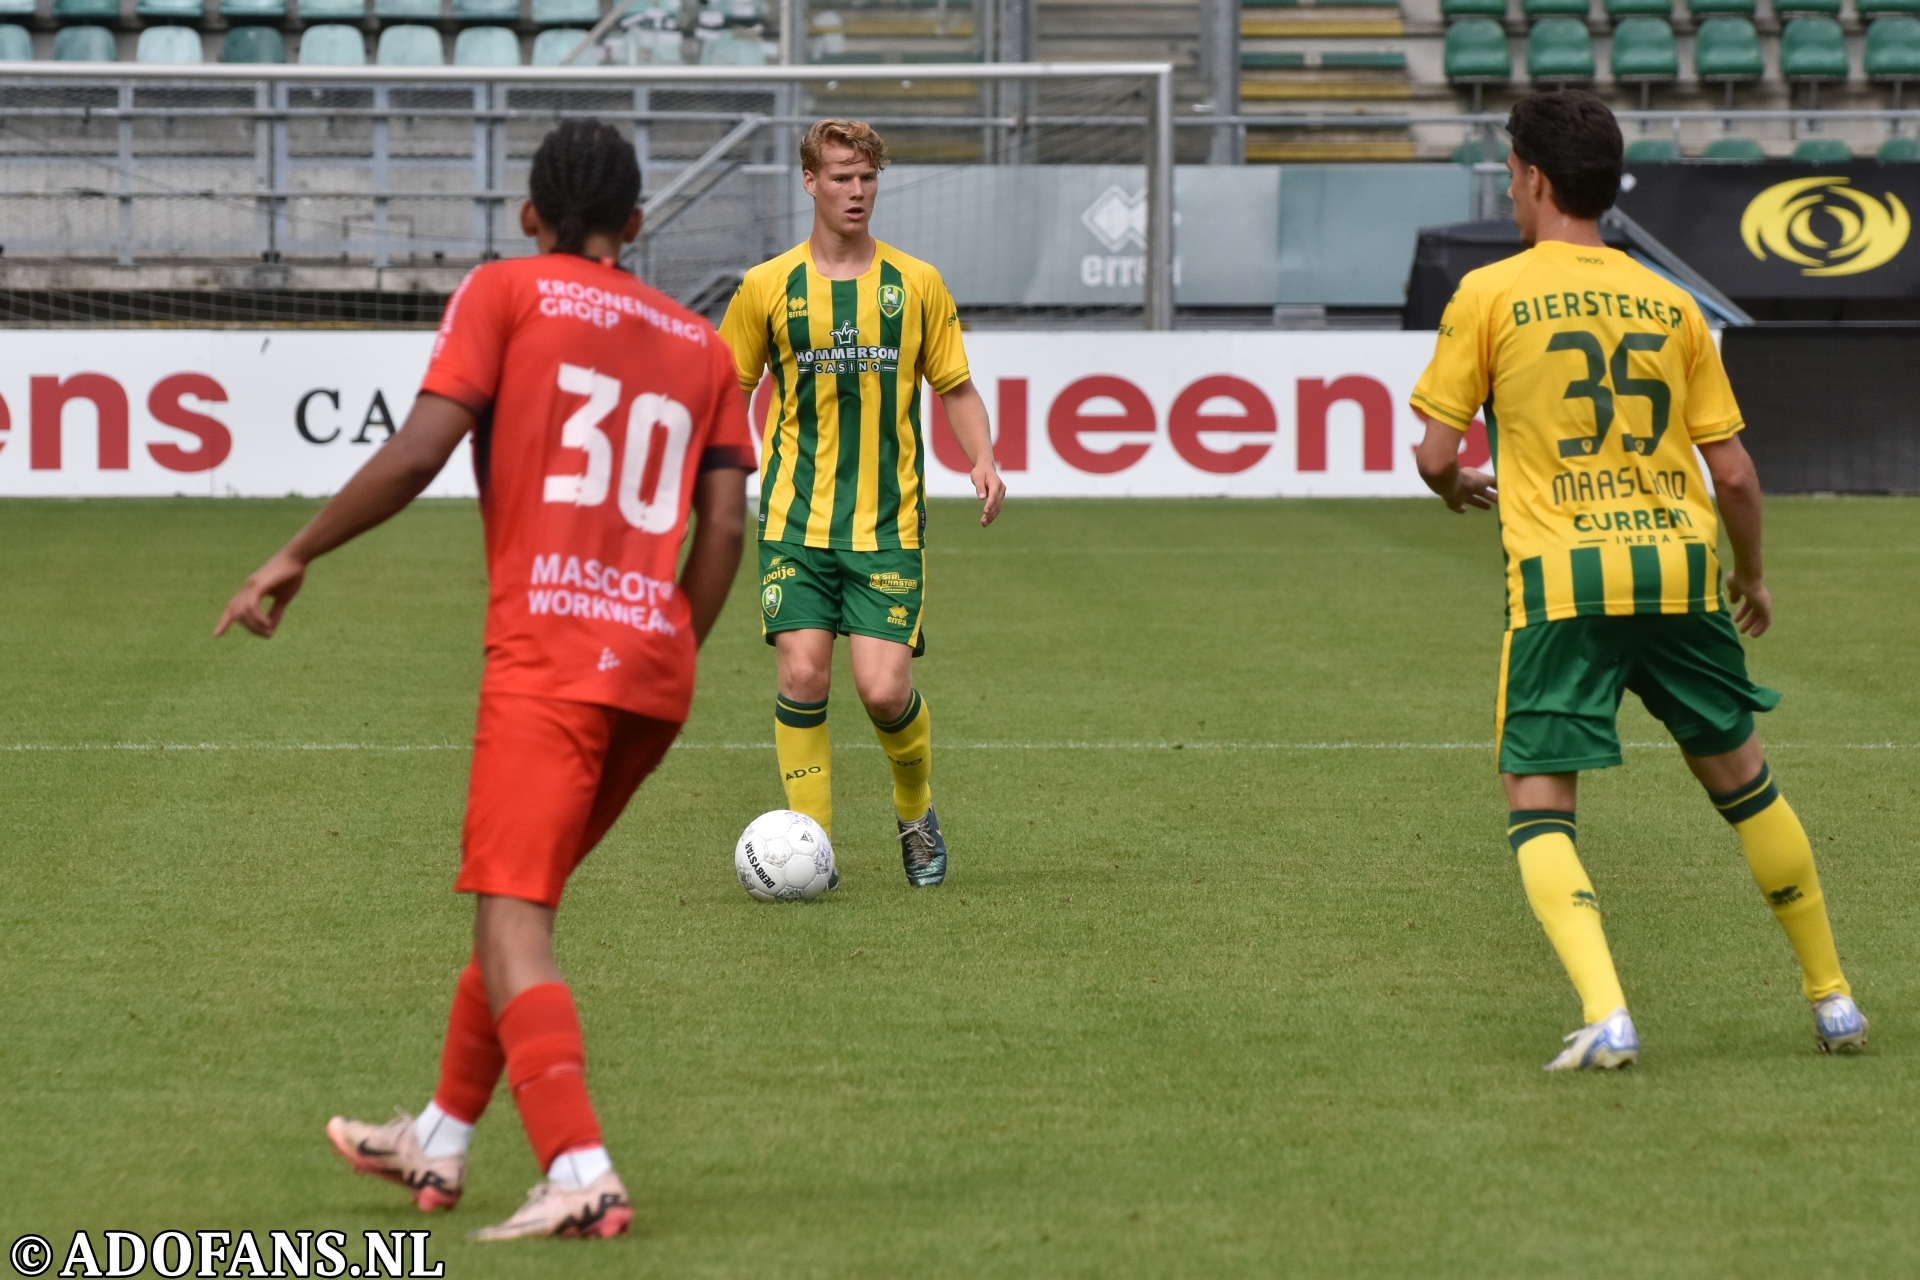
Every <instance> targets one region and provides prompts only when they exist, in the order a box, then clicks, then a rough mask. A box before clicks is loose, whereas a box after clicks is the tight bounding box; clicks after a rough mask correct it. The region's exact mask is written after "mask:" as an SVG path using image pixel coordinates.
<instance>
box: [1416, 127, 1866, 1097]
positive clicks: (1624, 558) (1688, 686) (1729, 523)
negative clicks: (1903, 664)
mask: <svg viewBox="0 0 1920 1280" xmlns="http://www.w3.org/2000/svg"><path fill="white" fill-rule="evenodd" d="M1507 129H1508V133H1509V134H1510V135H1511V137H1512V139H1513V149H1512V153H1511V155H1510V156H1509V158H1508V161H1507V165H1508V168H1509V170H1511V172H1512V186H1511V193H1512V196H1513V208H1514V219H1515V221H1516V222H1518V223H1519V226H1520V239H1521V241H1522V243H1523V244H1525V245H1526V246H1527V248H1526V250H1525V251H1524V252H1522V253H1520V254H1517V255H1515V256H1514V257H1511V258H1508V259H1506V260H1505V261H1502V262H1496V263H1494V264H1493V265H1491V266H1487V267H1482V268H1481V269H1480V270H1478V271H1474V272H1471V273H1469V274H1468V276H1467V277H1466V279H1464V280H1463V281H1461V283H1460V288H1459V290H1458V292H1456V293H1455V294H1454V296H1453V300H1452V301H1451V302H1449V303H1448V304H1447V309H1446V312H1445V314H1444V315H1443V316H1442V318H1441V322H1440V333H1439V337H1438V339H1437V341H1436V345H1435V351H1434V357H1433V362H1432V364H1430V365H1428V366H1427V370H1426V373H1425V374H1424V375H1422V377H1421V379H1420V382H1419V385H1418V386H1417V387H1416V388H1415V389H1414V393H1413V408H1414V410H1415V412H1416V413H1418V414H1419V415H1420V416H1421V417H1422V418H1423V419H1425V421H1426V425H1427V432H1426V438H1425V440H1424V441H1423V442H1422V444H1421V445H1420V447H1419V449H1418V456H1419V465H1420V473H1421V475H1422V476H1423V477H1424V478H1425V479H1426V482H1427V484H1428V485H1430V486H1431V487H1432V488H1433V490H1434V491H1435V492H1436V493H1438V494H1439V495H1440V496H1441V497H1442V498H1444V499H1445V500H1446V502H1447V505H1448V506H1449V507H1451V508H1453V509H1454V510H1455V511H1462V510H1465V509H1466V508H1468V507H1478V508H1482V509H1485V508H1489V507H1495V506H1496V504H1497V509H1498V511H1499V514H1500V534H1501V542H1502V544H1503V546H1504V548H1505V551H1506V560H1507V634H1506V640H1505V646H1504V648H1503V650H1502V653H1501V661H1500V691H1499V700H1498V710H1497V713H1496V714H1497V717H1498V721H1499V748H1498V750H1499V760H1500V777H1501V781H1502V782H1503V783H1504V784H1505V786H1506V792H1507V803H1508V805H1509V807H1510V810H1511V812H1510V813H1509V814H1508V829H1507V836H1508V839H1509V841H1510V842H1511V843H1512V845H1513V848H1514V850H1515V852H1516V853H1517V854H1518V856H1519V860H1520V875H1521V879H1522V881H1523V882H1524V883H1525V885H1526V891H1527V900H1528V901H1529V903H1531V904H1532V907H1533V911H1534V914H1535V916H1537V917H1538V918H1539V920H1540V923H1541V925H1542V926H1544V928H1545V929H1546V933H1547V937H1548V938H1549V939H1550V940H1551V941H1552V943H1553V946H1554V949H1555V950H1556V951H1557V952H1558V953H1559V955H1560V959H1561V961H1562V963H1564V964H1565V965H1566V968H1567V973H1568V975H1569V976H1570V977H1571V978H1572V979H1573V984H1574V987H1575V988H1576V989H1577V990H1578V992H1579V994H1580V1000H1581V1003H1582V1005H1583V1006H1584V1009H1585V1021H1586V1025H1585V1026H1584V1027H1582V1028H1581V1029H1580V1030H1579V1031H1576V1032H1574V1033H1573V1034H1572V1035H1570V1036H1568V1037H1567V1042H1568V1047H1567V1048H1566V1049H1565V1050H1564V1051H1563V1052H1562V1053H1561V1054H1560V1055H1559V1056H1558V1057H1556V1058H1554V1060H1553V1061H1552V1062H1550V1063H1548V1064H1547V1069H1548V1070H1549V1071H1563V1070H1585V1069H1589V1068H1596V1067H1619V1066H1625V1065H1627V1064H1628V1063H1631V1062H1633V1061H1635V1060H1636V1059H1637V1058H1638V1057H1639V1052H1640V1043H1639V1038H1638V1036H1637V1035H1636V1034H1635V1032H1634V1027H1633V1020H1632V1018H1631V1017H1629V1016H1628V1013H1627V1008H1626V1003H1627V1002H1626V997H1625V995H1623V994H1622V992H1621V989H1620V981H1619V978H1618V977H1617V976H1616V975H1615V973H1614V967H1613V959H1612V956H1611V955H1610V953H1609V952H1608V950H1607V940H1606V935H1605V933H1604V932H1603V930H1602V928H1601V924H1600V908H1599V902H1598V899H1597V898H1596V897H1595V896H1594V892H1593V885H1592V884H1591V882H1589V880H1588V879H1587V875H1586V872H1585V871H1584V870H1583V869H1582V868H1581V865H1580V859H1579V856H1578V854H1577V853H1576V852H1575V850H1574V831H1575V827H1574V797H1575V792H1576V784H1577V782H1578V781H1579V775H1580V771H1581V770H1583V769H1605V768H1608V767H1611V766H1613V765H1617V764H1619V763H1620V740H1619V737H1618V736H1617V732H1616V729H1615V714H1616V712H1617V710H1618V708H1619V704H1620V700H1621V697H1622V695H1623V693H1624V692H1625V691H1626V690H1629V689H1630V690H1632V691H1633V692H1634V693H1635V694H1637V695H1639V697H1640V700H1641V702H1642V703H1644V704H1645V705H1646V708H1647V710H1648V711H1650V712H1652V713H1653V714H1654V715H1655V716H1657V717H1658V718H1659V719H1660V720H1661V721H1662V722H1663V723H1665V725H1666V727H1667V730H1668V731H1669V732H1670V733H1672V735H1673V736H1674V739H1675V740H1676V741H1677V742H1678V743H1679V744H1680V749H1681V751H1682V753H1683V754H1684V757H1685V759H1686V762H1687V767H1688V768H1689V769H1691V770H1692V771H1693V774H1694V776H1695V777H1696V778H1698V779H1699V780H1700V782H1701V784H1702V785H1703V786H1705V787H1706V789H1707V793H1708V795H1709V796H1710V797H1711V799H1712V801H1713V803H1714V806H1715V807H1716V808H1718V809H1719V811H1720V814H1721V816H1722V817H1724V818H1726V820H1727V821H1728V822H1729V823H1731V824H1732V825H1733V828H1734V830H1735V831H1736V832H1737V833H1738V834H1739V837H1740V842H1741V844H1742V846H1743V847H1744V848H1745V850H1746V857H1747V865H1748V867H1749V869H1751V871H1752V872H1753V878H1754V880H1755V882H1756V883H1757V884H1758V885H1759V887H1760V891H1761V893H1763V894H1764V895H1765V896H1766V899H1767V902H1768V903H1769V905H1771V906H1772V908H1773V913H1774V915H1775V916H1776V917H1777V918H1778V919H1779V921H1780V923H1781V925H1782V926H1783V927H1784V928H1785V930H1786V933H1787V937H1788V940H1789V941H1790V942H1791V943H1792V945H1793V949H1794V952H1795V954H1796V955H1797V956H1798V957H1799V960H1800V971H1801V975H1802V984H1803V988H1804V991H1805V994H1806V997H1807V999H1808V1000H1809V1001H1811V1002H1812V1004H1813V1014H1814V1033H1815V1036H1816V1038H1817V1040H1818V1042H1819V1044H1820V1047H1821V1048H1823V1049H1828V1050H1832V1049H1839V1048H1855V1047H1859V1046H1862V1045H1864V1044H1865V1043H1866V1039H1867V1023H1866V1019H1865V1018H1864V1017H1862V1016H1861V1014H1860V1010H1859V1008H1858V1007H1857V1006H1856V1005H1855V1004H1854V1002H1853V999H1852V996H1851V993H1850V989H1849V988H1848V986H1847V980H1846V978H1845V976H1844V975H1843V974H1842V973H1841V971H1840V960H1839V957H1838V955H1837V954H1836V953H1835V950H1834V944H1833V933H1832V930H1831V928H1830V927H1829V925H1828V922H1827V912H1826V904H1825V902H1824V900H1823V899H1822V897H1821V894H1820V880H1819V877H1818V875H1817V874H1816V873H1815V870H1814V865H1813V850H1812V848H1811V846H1810V845H1809V844H1808V842H1807V836H1806V833H1805V832H1804V831H1803V830H1802V829H1801V826H1800V820H1799V819H1798V818H1796V817H1795V816H1794V813H1793V810H1792V809H1790V808H1789V807H1788V806H1787V802H1786V800H1785V799H1783V798H1782V797H1781V795H1780V790H1779V788H1778V786H1777V785H1776V784H1775V782H1774V780H1773V777H1772V774H1771V773H1770V772H1769V770H1768V768H1767V763H1766V760H1765V758H1764V757H1763V756H1762V754H1761V750H1760V740H1759V738H1758V736H1757V735H1756V734H1755V732H1754V723H1753V713H1754V712H1756V711H1767V710H1770V709H1771V708H1772V707H1773V706H1774V705H1775V704H1776V703H1777V702H1779V700H1780V695H1779V694H1777V693H1775V692H1774V691H1773V690H1771V689H1763V688H1760V687H1759V686H1757V685H1755V684H1754V683H1753V682H1752V681H1751V680H1750V679H1749V678H1748V676H1747V667H1746V656H1745V654H1744V652H1743V651H1742V649H1741V645H1740V639H1739V635H1738V634H1737V633H1736V627H1737V628H1738V630H1739V631H1744V632H1745V633H1746V634H1747V635H1750V636H1758V635H1760V634H1762V633H1763V632H1764V631H1766V629H1767V625H1768V623H1769V622H1770V621H1771V619H1772V615H1773V600H1772V598H1771V597H1770V596H1769V595H1768V593H1767V588H1766V586H1765V585H1764V583H1763V582H1762V579H1761V558H1760V487H1759V481H1758V479H1757V477H1756V476H1755V474H1754V469H1753V462H1752V460H1751V459H1750V458H1749V457H1748V456H1747V451H1746V449H1745V447H1744V446H1743V445H1741V443H1740V439H1739V434H1738V433H1739V431H1740V429H1741V426H1742V423H1741V419H1740V410H1739V406H1738V405H1736V404H1735V403H1734V398H1733V390H1732V388H1731V387H1730V386H1729V385H1728V383H1727V376H1726V372H1725V370H1724V369H1723V368H1722V366H1721V364H1720V355H1719V351H1718V349H1717V348H1716V347H1715V346H1714V344H1713V339H1712V335H1711V334H1710V333H1709V332H1708V330H1707V326H1706V323H1705V321H1704V320H1702V319H1701V316H1700V311H1699V308H1698V307H1697V306H1696V304H1695V303H1694V301H1693V299H1692V298H1691V297H1690V296H1689V295H1688V294H1687V293H1686V292H1685V291H1684V290H1682V289H1680V288H1677V287H1676V286H1674V285H1672V284H1670V283H1668V282H1667V281H1666V280H1665V279H1664V278H1662V277H1660V276H1658V275H1655V274H1654V273H1653V272H1652V271H1649V270H1647V269H1646V268H1645V267H1642V266H1640V265H1639V264H1638V263H1636V262H1634V261H1633V260H1632V259H1631V258H1629V257H1628V256H1627V255H1626V254H1625V253H1622V252H1621V251H1619V250H1617V249H1609V248H1607V247H1605V246H1604V245H1603V244H1602V243H1601V239H1600V233H1599V227H1598V225H1597V219H1598V218H1599V216H1600V215H1601V214H1602V213H1604V212H1605V211H1606V210H1607V209H1608V208H1610V207H1611V206H1612V205H1613V202H1614V197H1615V195H1616V193H1617V192H1618V190H1619V185H1620V171H1621V163H1622V152H1621V138H1620V129H1619V126H1618V124H1616V123H1615V121H1614V118H1613V113H1612V112H1611V111H1609V110H1608V109H1607V107H1606V105H1605V104H1604V103H1602V102H1601V101H1600V100H1599V99H1598V98H1595V97H1593V96H1592V95H1591V94H1586V93H1580V92H1577V91H1567V92H1561V93H1542V94H1536V95H1534V96H1532V97H1529V98H1525V99H1522V100H1521V101H1520V102H1519V103H1518V104H1517V105H1516V106H1515V107H1514V109H1513V112H1512V115H1511V116H1510V118H1509V120H1508V123H1507ZM1481 411H1484V413H1485V415H1486V426H1487V439H1488V441H1489V443H1491V444H1492V445H1493V450H1494V465H1495V467H1496V468H1497V469H1498V472H1499V485H1498V489H1497V490H1496V488H1495V482H1494V477H1493V476H1491V475H1488V474H1486V473H1484V472H1480V471H1472V470H1462V469H1461V467H1460V465H1459V462H1458V459H1457V455H1458V453H1459V450H1460V445H1461V441H1462V439H1463V437H1464V434H1465V432H1466V430H1467V427H1468V426H1469V424H1470V423H1471V422H1472V420H1473V418H1474V415H1475V414H1476V412H1481ZM1696 448H1697V450H1698V456H1699V457H1700V458H1704V459H1705V460H1706V464H1707V470H1708V471H1709V472H1710V473H1711V474H1712V476H1713V484H1714V493H1715V494H1716V495H1717V496H1718V498H1719V512H1718V518H1716V513H1715V509H1714V503H1713V501H1712V499H1711V498H1710V497H1709V496H1708V493H1707V490H1706V486H1705V485H1704V483H1703V482H1702V477H1701V475H1700V469H1699V466H1698V465H1697V462H1696V455H1695V450H1696ZM1721 521H1724V523H1725V525H1726V533H1727V540H1728V542H1729V543H1730V544H1731V545H1732V548H1733V567H1732V570H1731V571H1730V572H1729V573H1728V574H1727V575H1726V588H1725V591H1724V592H1723V591H1722V590H1721V587H1720V565H1719V562H1718V558H1717V555H1716V547H1717V545H1718V543H1719V533H1720V530H1719V525H1720V522H1721ZM1730 609H1732V610H1733V612H1732V613H1731V614H1730V613H1729V610H1730Z"/></svg>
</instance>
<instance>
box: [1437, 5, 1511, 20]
mask: <svg viewBox="0 0 1920 1280" xmlns="http://www.w3.org/2000/svg"><path fill="white" fill-rule="evenodd" d="M1440 16H1441V17H1443V18H1445V19H1446V20H1447V21H1448V22H1452V21H1454V20H1455V19H1458V18H1492V19H1494V20H1495V21H1496V22H1498V21H1501V20H1504V19H1505V18H1506V16H1507V0H1440Z"/></svg>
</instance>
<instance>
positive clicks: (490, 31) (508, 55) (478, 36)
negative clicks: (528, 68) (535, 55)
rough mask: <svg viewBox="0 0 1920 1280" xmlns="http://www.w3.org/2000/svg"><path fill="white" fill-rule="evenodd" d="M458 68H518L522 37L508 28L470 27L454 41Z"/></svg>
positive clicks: (455, 63) (454, 58)
mask: <svg viewBox="0 0 1920 1280" xmlns="http://www.w3.org/2000/svg"><path fill="white" fill-rule="evenodd" d="M453 65H454V66H456V67H517V66H519V65H520V37H519V36H516V35H515V34H513V32H512V31H510V30H508V29H507V28H506V27H468V28H467V29H466V30H465V31H462V32H461V33H460V34H459V35H457V36H455V37H454V40H453Z"/></svg>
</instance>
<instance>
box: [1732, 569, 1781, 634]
mask: <svg viewBox="0 0 1920 1280" xmlns="http://www.w3.org/2000/svg"><path fill="white" fill-rule="evenodd" d="M1727 599H1728V600H1731V601H1733V602H1734V603H1735V604H1737V605H1738V606H1739V608H1737V609H1735V610H1734V614H1733V625H1734V626H1736V627H1738V628H1739V629H1740V633H1741V634H1742V635H1749V636H1761V635H1765V634H1766V632H1767V628H1768V627H1770V626H1772V625H1773V593H1772V592H1771V591H1768V590H1767V587H1766V584H1765V583H1763V582H1761V581H1760V579H1758V578H1749V577H1748V576H1747V575H1746V574H1744V573H1741V572H1740V571H1739V570H1738V569H1735V570H1734V571H1733V572H1731V573H1729V574H1728V575H1727Z"/></svg>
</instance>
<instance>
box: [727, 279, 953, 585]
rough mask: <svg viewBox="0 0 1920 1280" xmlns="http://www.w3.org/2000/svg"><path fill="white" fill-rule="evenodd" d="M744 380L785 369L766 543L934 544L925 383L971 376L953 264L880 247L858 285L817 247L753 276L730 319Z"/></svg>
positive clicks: (771, 424) (767, 432)
mask: <svg viewBox="0 0 1920 1280" xmlns="http://www.w3.org/2000/svg"><path fill="white" fill-rule="evenodd" d="M720 336H721V337H722V338H723V339H725V340H726V343H727V346H728V347H729V348H731V349H732V351H733V358H734V364H735V367H736V368H737V369H738V370H739V374H740V385H741V386H742V387H744V388H746V389H747V391H748V392H749V393H751V392H752V391H753V389H754V388H755V387H757V386H758V385H759V382H760V377H761V372H762V370H764V369H767V368H769V367H771V368H772V371H773V399H772V403H771V405H770V407H769V409H768V411H767V420H766V422H765V423H764V424H763V428H762V429H763V431H764V437H763V447H762V448H761V450H760V539H761V541H763V542H791V543H799V544H802V545H804V546H809V547H828V548H833V549H835V550H840V551H878V550H881V549H882V548H894V547H902V548H914V547H918V546H920V545H921V531H922V526H923V525H924V523H925V521H924V517H923V515H922V505H921V500H922V497H923V491H924V488H925V475H926V465H925V455H926V446H925V441H924V439H923V437H922V435H921V431H920V395H919V391H920V381H921V379H922V378H924V379H926V381H927V382H929V383H931V384H932V386H933V389H934V391H935V392H937V393H940V394H945V393H946V392H949V391H951V390H953V389H954V388H955V387H957V386H959V385H960V384H961V383H963V382H965V381H966V380H967V378H968V376H969V374H968V371H967V353H966V349H965V347H964V345H963V344H962V343H961V340H960V316H959V313H958V312H957V311H956V310H955V309H954V305H953V297H952V295H950V294H949V293H948V292H947V286H946V284H945V283H944V282H943V281H942V280H941V279H940V273H939V272H938V271H935V270H934V269H933V268H932V267H930V266H928V265H927V264H926V263H924V262H921V261H919V260H918V259H917V258H910V257H908V256H907V255H906V254H904V253H901V252H900V251H899V250H898V249H895V248H892V247H891V246H889V245H885V244H880V243H878V242H877V241H876V242H875V247H874V255H873V265H872V266H871V267H869V268H868V269H867V272H866V274H865V275H863V276H861V277H859V278H858V279H856V280H829V279H827V278H826V277H824V276H822V275H821V274H820V273H819V272H818V271H817V270H815V269H814V265H813V255H812V254H811V253H810V252H809V251H808V249H807V246H806V245H804V244H801V245H796V246H795V247H794V248H792V249H789V250H787V252H785V253H783V254H781V255H780V256H779V257H777V258H774V259H772V260H771V261H768V262H763V263H761V264H760V265H759V266H757V267H755V268H753V269H752V270H751V271H749V272H747V275H746V279H745V280H743V281H741V283H740V290H739V292H738V293H736V294H734V296H733V302H732V304H731V305H730V306H728V308H727V315H726V318H725V319H724V320H722V321H721V322H720Z"/></svg>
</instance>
